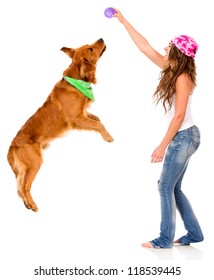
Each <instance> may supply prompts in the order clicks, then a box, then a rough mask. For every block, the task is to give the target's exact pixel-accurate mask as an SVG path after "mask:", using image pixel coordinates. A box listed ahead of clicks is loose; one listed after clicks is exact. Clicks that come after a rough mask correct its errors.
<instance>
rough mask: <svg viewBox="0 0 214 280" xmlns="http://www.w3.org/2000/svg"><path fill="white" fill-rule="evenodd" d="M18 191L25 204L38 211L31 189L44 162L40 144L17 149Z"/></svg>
mask: <svg viewBox="0 0 214 280" xmlns="http://www.w3.org/2000/svg"><path fill="white" fill-rule="evenodd" d="M15 158H16V164H17V165H16V166H17V170H18V175H17V191H18V195H19V196H20V197H21V199H22V200H23V202H24V204H25V206H26V207H27V208H28V209H31V210H33V211H38V208H37V205H36V203H35V202H34V200H33V198H32V196H31V193H30V190H31V186H32V183H33V181H34V179H35V177H36V175H37V173H38V171H39V169H40V167H41V164H42V162H43V160H42V154H41V149H40V147H39V145H27V146H24V147H22V148H20V149H19V150H17V151H16V154H15Z"/></svg>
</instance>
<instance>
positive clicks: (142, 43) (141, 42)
mask: <svg viewBox="0 0 214 280" xmlns="http://www.w3.org/2000/svg"><path fill="white" fill-rule="evenodd" d="M114 10H115V11H116V13H115V14H114V15H113V17H116V18H118V20H119V21H120V22H121V23H122V24H123V26H124V27H125V29H126V31H127V32H128V34H129V35H130V37H131V39H132V40H133V41H134V43H135V45H136V46H137V47H138V48H139V50H140V51H141V52H143V53H144V54H145V55H146V56H147V57H148V58H149V59H150V60H151V61H152V62H153V63H155V64H156V65H157V66H159V67H160V68H163V67H164V63H165V61H164V56H163V55H161V54H160V53H158V52H157V51H156V50H155V49H153V48H152V46H150V44H149V42H148V41H147V40H146V38H144V37H143V36H142V35H141V34H140V33H139V32H138V31H137V30H135V29H134V27H133V26H132V25H131V24H130V23H129V22H128V21H127V20H126V19H125V18H124V16H123V15H122V14H121V12H120V11H119V10H117V9H116V8H114Z"/></svg>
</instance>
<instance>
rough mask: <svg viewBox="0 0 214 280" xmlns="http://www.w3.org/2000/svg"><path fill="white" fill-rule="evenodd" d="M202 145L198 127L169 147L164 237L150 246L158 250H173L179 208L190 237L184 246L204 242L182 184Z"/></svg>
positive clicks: (161, 184) (163, 180) (161, 185)
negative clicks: (190, 163) (192, 158)
mask: <svg viewBox="0 0 214 280" xmlns="http://www.w3.org/2000/svg"><path fill="white" fill-rule="evenodd" d="M199 145H200V132H199V129H198V128H197V126H195V125H193V126H192V127H190V128H187V129H185V130H181V131H179V132H178V133H177V134H176V135H175V137H174V138H173V140H172V141H171V143H170V144H169V146H168V148H167V151H166V155H165V159H164V163H163V169H162V172H161V176H160V179H159V181H158V190H159V194H160V202H161V225H160V236H159V237H158V238H156V239H154V240H152V241H150V243H151V244H152V245H153V246H154V247H155V248H171V247H173V240H174V236H175V220H176V208H177V210H178V212H179V213H180V215H181V218H182V220H183V223H184V227H185V229H186V230H187V234H186V235H184V236H182V237H181V238H179V243H180V244H181V245H189V244H190V243H194V242H200V241H202V240H203V239H204V237H203V233H202V231H201V228H200V225H199V223H198V220H197V218H196V216H195V214H194V212H193V209H192V207H191V205H190V202H189V200H188V199H187V197H186V196H185V194H184V193H183V192H182V190H181V183H182V180H183V177H184V174H185V172H186V169H187V166H188V163H189V160H190V158H191V156H192V155H193V154H194V153H195V151H196V150H197V149H198V147H199Z"/></svg>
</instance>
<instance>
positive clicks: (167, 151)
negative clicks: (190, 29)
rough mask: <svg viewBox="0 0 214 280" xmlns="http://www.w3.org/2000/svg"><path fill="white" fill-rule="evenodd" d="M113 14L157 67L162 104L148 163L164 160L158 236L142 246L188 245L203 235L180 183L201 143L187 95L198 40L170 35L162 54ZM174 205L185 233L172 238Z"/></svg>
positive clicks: (157, 95)
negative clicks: (161, 123) (159, 135)
mask: <svg viewBox="0 0 214 280" xmlns="http://www.w3.org/2000/svg"><path fill="white" fill-rule="evenodd" d="M113 17H116V18H117V19H118V20H119V21H120V22H121V23H122V24H123V26H124V27H125V29H126V31H127V32H128V34H129V35H130V37H131V38H132V40H133V41H134V43H135V44H136V46H137V47H138V48H139V49H140V51H142V52H143V53H144V54H145V55H146V56H147V57H148V58H149V59H150V60H151V61H152V62H153V63H155V64H156V65H157V66H159V67H160V68H161V69H162V70H161V76H160V81H159V84H158V86H157V89H156V91H155V93H154V98H155V100H156V102H157V103H159V102H161V103H162V105H163V107H164V109H165V112H166V118H167V119H168V121H169V125H168V129H167V131H166V134H165V135H164V137H163V139H162V141H161V143H160V144H159V146H158V147H157V148H156V149H155V150H154V151H153V153H152V156H151V162H152V163H156V162H161V161H162V160H163V159H164V162H163V168H162V172H161V175H160V179H159V181H158V190H159V194H160V201H161V224H160V235H159V237H158V238H155V239H153V240H151V241H149V242H145V243H143V244H142V246H143V247H146V248H171V247H173V245H174V244H179V245H189V244H190V243H194V242H200V241H202V240H203V239H204V237H203V233H202V231H201V228H200V225H199V223H198V220H197V218H196V216H195V214H194V212H193V209H192V207H191V205H190V202H189V201H188V199H187V197H186V196H185V195H184V193H183V192H182V190H181V183H182V179H183V177H184V174H185V172H186V169H187V166H188V163H189V160H190V158H191V156H192V154H193V153H194V152H195V151H196V150H197V149H198V147H199V145H200V132H199V129H198V127H197V126H196V125H195V123H194V120H193V118H192V115H191V99H192V94H193V90H194V88H195V86H196V66H195V61H194V58H195V54H196V52H197V50H198V44H197V43H196V42H195V40H194V39H193V38H191V37H189V36H186V35H181V36H177V37H175V38H173V39H172V40H171V42H170V43H169V45H168V46H167V47H165V48H164V50H165V51H166V55H165V56H162V55H161V54H160V53H158V52H157V51H156V50H155V49H153V47H152V46H151V45H150V44H149V43H148V41H147V40H146V39H145V38H144V37H143V36H142V35H141V34H140V33H138V32H137V31H136V30H135V29H134V28H133V27H132V25H131V24H130V23H129V22H128V21H127V20H126V19H125V18H124V16H123V15H122V14H121V12H120V11H119V10H117V9H115V14H114V15H113ZM176 208H177V210H178V211H179V213H180V215H181V218H182V220H183V223H184V226H185V229H186V230H187V234H185V235H184V236H182V237H180V238H179V239H177V240H175V241H174V242H173V240H174V236H175V215H176Z"/></svg>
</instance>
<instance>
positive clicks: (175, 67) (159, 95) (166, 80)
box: [153, 45, 196, 112]
mask: <svg viewBox="0 0 214 280" xmlns="http://www.w3.org/2000/svg"><path fill="white" fill-rule="evenodd" d="M182 73H187V74H188V76H189V77H190V79H191V81H192V84H193V88H194V87H195V86H196V65H195V60H194V59H193V58H191V57H188V56H186V55H185V54H184V53H182V52H181V51H180V50H179V49H178V48H177V47H176V46H175V45H171V48H170V51H169V55H168V63H167V65H166V66H165V67H164V68H163V70H162V71H161V72H160V82H159V85H158V86H157V89H156V91H155V93H154V94H153V98H154V99H155V101H156V103H157V104H158V103H159V102H160V101H162V102H163V107H164V109H165V112H166V111H168V110H169V109H170V108H171V107H172V101H173V96H174V94H175V84H176V80H177V78H178V76H179V75H181V74H182Z"/></svg>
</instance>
